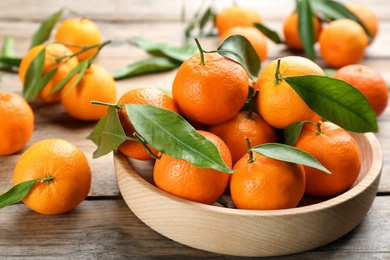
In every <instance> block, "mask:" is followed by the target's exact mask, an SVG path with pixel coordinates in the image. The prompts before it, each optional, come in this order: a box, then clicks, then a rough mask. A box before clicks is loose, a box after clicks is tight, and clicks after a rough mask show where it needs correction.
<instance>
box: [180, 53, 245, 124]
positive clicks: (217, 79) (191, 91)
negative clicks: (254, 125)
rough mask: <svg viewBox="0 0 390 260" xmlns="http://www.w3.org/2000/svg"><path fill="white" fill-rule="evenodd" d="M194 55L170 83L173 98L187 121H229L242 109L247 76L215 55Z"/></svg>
mask: <svg viewBox="0 0 390 260" xmlns="http://www.w3.org/2000/svg"><path fill="white" fill-rule="evenodd" d="M204 63H205V64H201V56H200V55H199V54H196V55H194V56H192V57H191V58H189V59H187V60H186V61H184V62H183V63H182V64H181V66H180V67H179V69H178V71H177V72H176V75H175V78H174V81H173V84H172V97H173V99H174V100H175V102H176V104H177V106H178V108H179V110H180V113H181V114H182V115H183V116H184V117H185V118H187V119H188V120H189V121H193V122H196V123H202V124H206V125H213V124H218V123H221V122H223V121H226V120H228V119H230V118H232V117H233V116H234V115H235V114H237V112H238V111H240V109H241V108H242V107H243V105H244V104H245V102H246V99H247V97H248V92H249V77H248V74H247V73H246V71H245V69H244V68H243V67H242V66H241V65H239V64H238V63H236V62H234V61H232V60H230V59H227V58H225V57H223V56H221V55H219V54H218V53H204Z"/></svg>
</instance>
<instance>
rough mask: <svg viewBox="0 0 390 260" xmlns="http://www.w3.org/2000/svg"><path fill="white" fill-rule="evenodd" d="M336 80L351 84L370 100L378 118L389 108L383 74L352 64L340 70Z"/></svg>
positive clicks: (335, 75)
mask: <svg viewBox="0 0 390 260" xmlns="http://www.w3.org/2000/svg"><path fill="white" fill-rule="evenodd" d="M333 77H334V78H337V79H341V80H344V81H345V82H347V83H349V84H351V85H352V86H354V87H355V88H357V89H358V90H360V92H362V94H363V95H364V96H365V97H366V98H367V99H368V101H369V102H370V105H371V107H372V108H373V109H374V111H375V113H376V115H377V116H379V115H381V114H382V113H383V111H384V110H385V109H386V107H387V102H388V99H389V94H388V93H389V90H388V88H387V83H386V81H385V80H384V79H383V77H382V76H381V74H380V73H379V72H378V71H376V70H374V69H373V68H370V67H368V66H365V65H361V64H351V65H347V66H344V67H342V68H340V69H338V70H337V71H336V72H335V74H333Z"/></svg>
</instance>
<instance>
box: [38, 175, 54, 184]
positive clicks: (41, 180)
mask: <svg viewBox="0 0 390 260" xmlns="http://www.w3.org/2000/svg"><path fill="white" fill-rule="evenodd" d="M54 178H55V177H54V176H50V175H49V176H47V177H46V178H39V181H40V182H41V183H42V182H52V181H53V180H54Z"/></svg>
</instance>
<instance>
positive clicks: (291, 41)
mask: <svg viewBox="0 0 390 260" xmlns="http://www.w3.org/2000/svg"><path fill="white" fill-rule="evenodd" d="M313 24H314V37H315V40H316V41H317V39H318V36H319V35H320V32H321V30H322V23H321V20H320V19H318V17H316V16H313ZM283 35H284V39H285V42H286V45H287V46H288V47H290V48H291V49H294V50H303V45H302V41H301V38H300V35H299V29H298V13H297V12H293V13H291V14H290V15H289V16H287V17H286V19H284V21H283Z"/></svg>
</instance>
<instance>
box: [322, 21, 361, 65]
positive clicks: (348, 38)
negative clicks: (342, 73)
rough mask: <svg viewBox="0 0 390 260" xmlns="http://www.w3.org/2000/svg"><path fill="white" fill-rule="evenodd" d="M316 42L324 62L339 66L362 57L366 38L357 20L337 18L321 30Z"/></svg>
mask: <svg viewBox="0 0 390 260" xmlns="http://www.w3.org/2000/svg"><path fill="white" fill-rule="evenodd" d="M318 42H319V46H320V53H321V56H322V58H323V59H324V60H325V62H326V63H327V64H328V65H329V66H331V67H334V68H340V67H343V66H345V65H349V64H354V63H357V62H359V61H360V60H361V59H363V58H364V55H365V52H366V47H367V45H368V38H367V35H366V33H365V31H364V29H363V27H361V26H360V25H359V24H358V23H357V22H355V21H353V20H350V19H338V20H334V21H332V22H330V23H329V24H328V26H327V27H325V28H324V29H323V30H322V31H321V34H320V38H319V41H318Z"/></svg>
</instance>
